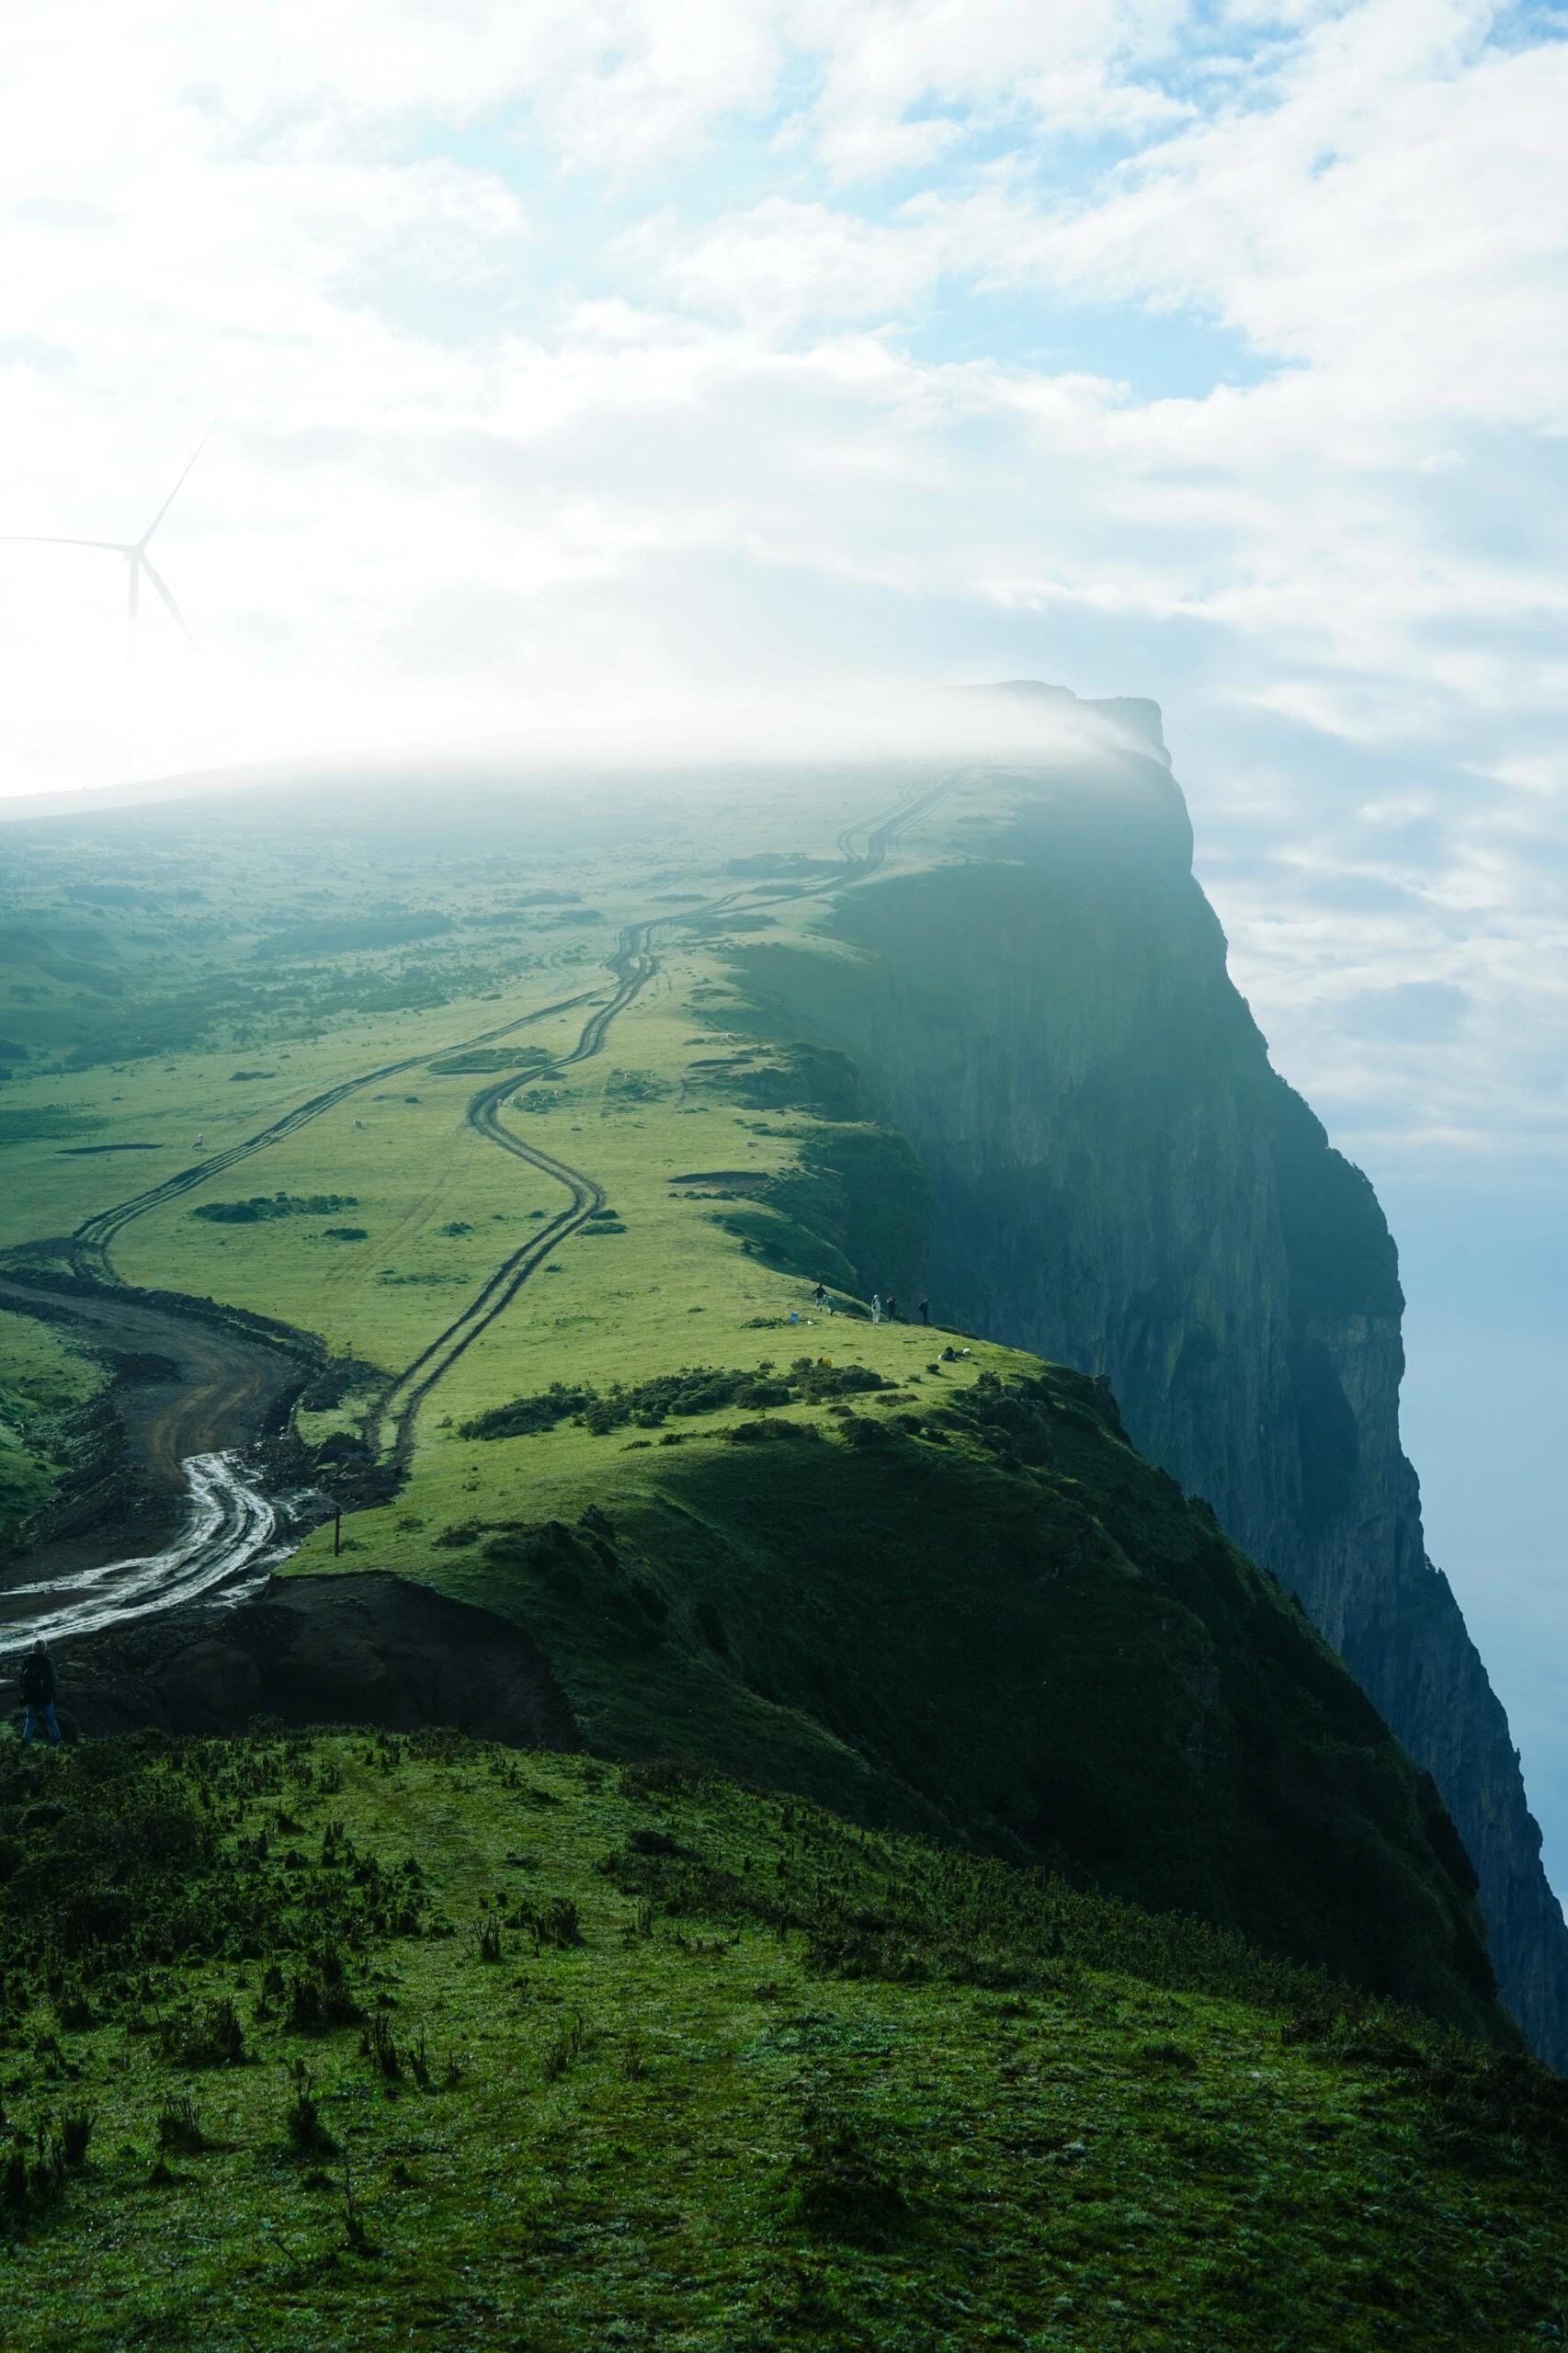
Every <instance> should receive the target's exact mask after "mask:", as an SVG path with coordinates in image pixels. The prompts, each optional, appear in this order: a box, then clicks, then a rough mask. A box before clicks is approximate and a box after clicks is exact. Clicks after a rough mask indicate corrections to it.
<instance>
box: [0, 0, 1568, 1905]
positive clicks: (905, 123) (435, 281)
mask: <svg viewBox="0 0 1568 2353" xmlns="http://www.w3.org/2000/svg"><path fill="white" fill-rule="evenodd" d="M0 77H3V78H0V159H3V160H0V287H3V299H0V528H3V529H5V530H6V531H7V532H15V533H45V534H66V535H75V536H82V537H86V538H91V539H100V538H101V539H108V540H127V539H133V538H134V537H136V536H137V535H138V534H139V533H140V532H141V531H142V529H144V528H145V526H146V524H147V523H148V521H149V520H150V519H151V517H153V514H154V513H155V512H156V510H157V508H158V506H160V504H161V503H162V501H163V499H164V497H165V494H166V493H167V491H168V489H169V488H170V486H171V485H172V483H174V481H175V479H176V476H177V474H178V473H179V472H180V469H181V468H182V467H183V466H184V465H185V463H186V461H187V459H188V458H189V457H190V455H191V452H192V450H193V449H196V448H197V446H198V444H199V443H202V437H203V436H204V435H206V436H208V437H209V438H207V439H206V440H205V442H204V443H203V444H202V446H201V450H200V455H199V459H198V460H197V463H196V465H195V467H194V468H193V470H192V472H191V473H190V475H189V478H188V480H187V482H186V483H185V484H184V486H183V487H182V489H181V491H180V493H179V495H178V497H177V499H176V502H175V505H174V506H173V507H172V508H171V509H170V511H169V513H168V515H167V517H165V520H164V522H163V523H162V524H161V525H160V527H159V529H158V532H157V534H156V537H155V539H154V540H153V543H152V553H153V558H154V560H155V562H156V563H157V565H158V568H159V572H160V574H161V576H162V577H163V578H164V579H165V580H166V583H167V585H168V587H169V590H170V591H171V592H172V594H173V595H174V597H176V600H177V602H178V604H179V607H180V608H181V610H182V611H183V612H184V614H185V615H186V617H187V620H188V623H189V626H190V629H191V631H192V632H193V634H194V635H195V637H196V638H197V640H198V641H199V647H200V656H199V658H198V657H197V656H196V655H194V654H192V653H191V651H190V649H189V648H188V647H187V644H186V642H185V641H184V639H183V638H182V637H181V636H180V634H179V633H178V631H177V630H176V628H175V625H174V623H173V621H172V620H170V619H169V617H168V615H167V614H166V613H165V610H164V609H163V608H162V607H161V606H159V605H158V604H157V603H156V601H155V600H154V599H153V597H151V596H149V597H148V598H147V599H146V609H145V611H144V613H143V618H142V631H141V655H140V663H139V668H138V674H137V680H136V689H135V697H134V705H133V756H134V760H135V765H136V768H137V771H138V772H139V773H141V774H142V775H152V774H160V773H165V772H168V771H172V770H176V769H188V768H195V767H213V766H218V765H222V764H226V763H230V762H248V761H254V760H261V759H267V758H272V757H277V756H288V755H319V754H323V753H324V754H327V755H329V756H335V755H338V754H343V755H347V754H349V753H363V752H367V751H375V750H378V749H384V748H389V747H395V748H397V749H398V750H400V751H403V750H407V749H409V748H410V747H414V748H416V749H417V748H418V747H421V746H424V745H430V746H437V745H439V746H440V747H442V748H443V749H446V748H450V747H452V746H454V745H495V744H511V743H517V742H528V741H531V740H535V739H540V740H542V739H543V737H544V736H545V735H547V734H549V733H550V731H551V730H553V731H555V734H554V736H553V737H552V739H551V740H559V739H560V735H561V731H562V730H566V731H568V732H569V731H570V730H571V729H573V728H587V727H590V726H591V727H593V728H596V729H597V730H599V731H600V732H601V733H603V732H604V731H606V730H607V729H608V730H609V731H611V733H613V732H614V730H615V729H616V728H619V730H620V734H619V739H618V740H619V741H622V742H624V743H625V744H626V745H629V746H633V747H634V746H635V744H636V743H637V742H638V741H639V740H642V738H643V736H644V735H647V736H649V737H651V736H652V735H653V734H654V733H657V732H658V730H659V729H660V728H667V727H672V726H675V727H678V725H679V724H680V723H681V722H682V719H683V716H684V715H688V714H690V713H692V712H693V711H695V710H703V711H705V712H707V713H709V714H711V713H712V712H714V711H715V710H719V711H723V710H736V711H737V712H738V711H739V710H741V709H743V708H751V709H755V708H756V699H757V698H759V697H771V698H773V701H774V707H777V708H789V707H791V706H792V707H794V708H796V709H805V708H807V707H809V706H810V705H811V704H812V702H813V701H816V700H821V699H824V698H828V697H831V695H832V694H833V693H835V691H837V690H839V689H840V688H843V689H851V688H852V689H853V690H855V691H856V692H862V691H864V690H867V689H869V690H871V691H874V692H876V693H885V694H887V695H888V696H889V697H890V699H894V700H896V699H897V697H898V696H899V694H900V693H901V692H902V691H903V690H905V689H907V688H908V686H909V685H910V684H911V682H913V681H915V680H919V681H926V680H931V679H936V680H954V681H957V680H966V679H972V678H983V677H997V676H1034V677H1043V678H1048V679H1053V680H1057V681H1060V682H1062V683H1063V684H1066V685H1069V686H1071V687H1073V688H1075V689H1076V690H1077V691H1078V692H1079V693H1081V694H1085V695H1095V694H1106V693H1134V694H1144V695H1152V696H1153V697H1155V698H1157V699H1159V701H1160V702H1161V703H1162V705H1163V707H1164V710H1165V722H1166V731H1167V736H1168V739H1169V741H1170V744H1171V747H1172V751H1173V754H1174V756H1175V761H1176V770H1177V773H1178V775H1179V777H1180V778H1181V779H1182V781H1183V783H1184V785H1185V787H1186V789H1187V795H1188V798H1189V801H1191V804H1192V808H1193V813H1194V818H1195V821H1196V824H1197V827H1198V835H1199V871H1200V874H1201V876H1202V879H1203V881H1204V882H1205V885H1206V887H1207V888H1208V890H1209V891H1210V895H1211V897H1212V898H1213V900H1214V903H1215V904H1216V906H1217V907H1218V909H1219V911H1220V914H1221V918H1222V920H1223V921H1224V923H1225V926H1226V928H1227V931H1228V933H1229V935H1230V938H1231V940H1232V946H1233V969H1234V971H1235V973H1236V977H1237V979H1238V981H1239V982H1240V983H1241V985H1242V986H1243V988H1244V991H1245V992H1246V994H1247V995H1248V997H1249V999H1250V1000H1251V1002H1252V1004H1253V1006H1254V1009H1255V1011H1256V1014H1257V1016H1258V1018H1259V1020H1260V1021H1261V1023H1262V1025H1263V1027H1264V1029H1265V1030H1266V1032H1267V1035H1268V1036H1269V1038H1270V1040H1271V1043H1272V1046H1273V1048H1274V1051H1275V1057H1276V1060H1277V1062H1278V1064H1279V1066H1280V1067H1281V1068H1282V1069H1283V1070H1284V1071H1285V1072H1286V1074H1287V1075H1289V1076H1290V1078H1291V1079H1293V1080H1294V1081H1295V1082H1296V1083H1297V1084H1298V1085H1300V1086H1301V1087H1302V1088H1303V1090H1304V1091H1305V1092H1306V1093H1307V1094H1308V1095H1309V1097H1311V1099H1312V1101H1313V1103H1314V1104H1315V1106H1316V1107H1317V1108H1318V1109H1319V1111H1320V1112H1321V1113H1322V1115H1323V1116H1324V1119H1325V1120H1326V1121H1327V1123H1328V1125H1329V1127H1330V1129H1331V1131H1332V1132H1333V1134H1334V1136H1335V1140H1336V1141H1337V1142H1340V1143H1341V1144H1342V1145H1343V1147H1344V1148H1345V1149H1346V1151H1348V1152H1349V1153H1350V1154H1352V1156H1353V1157H1355V1158H1356V1159H1358V1161H1359V1162H1360V1163H1361V1164H1362V1165H1364V1166H1366V1167H1367V1168H1368V1170H1369V1173H1370V1174H1371V1175H1372V1176H1373V1178H1374V1180H1375V1181H1376V1182H1377V1183H1378V1185H1379V1187H1380V1188H1381V1191H1382V1192H1383V1194H1384V1197H1385V1199H1386V1200H1387V1202H1388V1203H1389V1205H1390V1208H1391V1211H1392V1213H1393V1222H1394V1224H1395V1229H1396V1232H1397V1233H1399V1234H1400V1236H1401V1239H1402V1243H1403V1259H1404V1267H1405V1276H1406V1286H1407V1290H1409V1292H1410V1297H1411V1358H1412V1364H1411V1376H1410V1383H1409V1388H1408V1392H1407V1406H1406V1429H1407V1435H1408V1438H1409V1441H1410V1444H1411V1450H1412V1452H1413V1454H1414V1456H1415V1461H1416V1464H1417V1468H1418V1470H1420V1471H1421V1472H1422V1473H1423V1477H1424V1481H1425V1484H1426V1495H1427V1500H1428V1509H1429V1523H1430V1524H1429V1537H1430V1540H1431V1548H1432V1551H1433V1552H1434V1555H1435V1557H1437V1558H1438V1559H1439V1560H1441V1561H1442V1562H1443V1563H1444V1565H1445V1566H1446V1567H1447V1568H1448V1569H1449V1573H1450V1574H1451V1575H1452V1577H1453V1579H1454V1583H1455V1585H1456V1587H1457V1589H1458V1590H1459V1592H1460V1597H1461V1599H1462V1600H1463V1602H1464V1604H1465V1607H1466V1609H1467V1612H1468V1613H1469V1615H1470V1617H1471V1622H1472V1624H1473V1625H1474V1627H1475V1628H1476V1631H1477V1633H1478V1636H1479V1638H1480V1639H1481V1641H1482V1644H1483V1651H1484V1652H1485V1654H1486V1655H1487V1656H1488V1658H1489V1659H1490V1660H1491V1661H1492V1663H1493V1665H1494V1671H1495V1674H1496V1679H1497V1681H1498V1684H1499V1687H1500V1688H1501V1689H1502V1690H1503V1692H1504V1696H1505V1698H1506V1699H1507V1700H1508V1703H1509V1705H1510V1707H1511V1709H1512V1711H1513V1712H1514V1715H1515V1719H1516V1735H1517V1737H1518V1738H1519V1739H1520V1740H1521V1743H1522V1745H1524V1747H1525V1751H1526V1764H1527V1770H1528V1773H1529V1776H1530V1779H1531V1784H1532V1788H1533V1789H1534V1790H1536V1792H1537V1794H1538V1797H1539V1799H1540V1809H1541V1812H1542V1814H1543V1818H1545V1820H1546V1824H1547V1828H1548V1833H1549V1839H1550V1841H1551V1853H1552V1858H1553V1863H1552V1867H1553V1870H1554V1871H1555V1874H1556V1884H1557V1885H1559V1886H1560V1887H1568V1665H1564V1666H1563V1667H1561V1668H1560V1667H1559V1666H1558V1665H1556V1664H1555V1663H1554V1659H1553V1653H1554V1651H1555V1652H1556V1653H1557V1654H1561V1655H1562V1657H1563V1658H1564V1659H1565V1660H1568V1541H1565V1540H1564V1539H1563V1537H1562V1534H1561V1533H1560V1530H1559V1528H1558V1526H1557V1525H1556V1524H1555V1520H1554V1516H1553V1515H1554V1508H1555V1500H1554V1497H1553V1495H1552V1481H1553V1479H1554V1477H1555V1457H1556V1450H1557V1447H1558V1435H1557V1429H1556V1423H1555V1406H1554V1400H1555V1397H1556V1396H1558V1395H1560V1394H1561V1393H1562V1388H1563V1383H1562V1366H1563V1356H1562V1331H1563V1329H1564V1326H1565V1324H1568V1268H1565V1267H1564V1262H1563V1254H1562V1246H1561V1245H1560V1244H1558V1243H1557V1242H1556V1239H1555V1236H1556V1231H1557V1228H1556V1215H1555V1202H1556V1200H1557V1199H1560V1198H1562V1188H1563V1180H1564V1178H1565V1177H1568V1086H1565V1085H1564V1080H1565V1078H1568V956H1565V955H1564V947H1565V944H1568V941H1565V934H1568V916H1565V912H1564V885H1565V881H1568V730H1565V729H1564V725H1563V714H1564V703H1565V700H1568V638H1565V634H1564V620H1565V618H1568V616H1565V609H1564V608H1565V606H1568V564H1565V562H1564V557H1565V554H1568V548H1565V539H1568V525H1565V520H1564V517H1565V511H1568V508H1565V499H1564V491H1565V488H1568V479H1565V478H1568V137H1565V136H1564V132H1563V125H1564V123H1565V122H1568V6H1555V5H1543V4H1542V0H1528V5H1520V6H1492V5H1486V4H1485V0H1278V5H1277V6H1265V5H1254V0H1230V5H1227V0H1200V4H1199V5H1187V0H1073V5H1072V6H1067V5H1065V4H1064V0H569V5H568V4H567V0H505V5H496V4H495V0H333V5H332V6H329V7H325V8H323V7H321V6H314V5H312V6H306V5H304V0H268V5H267V7H265V8H260V9H236V8H233V7H232V6H210V5H206V0H138V6H136V7H135V8H134V9H128V8H125V7H123V6H112V5H109V0H54V5H53V6H51V8H49V9H47V10H44V9H31V10H26V11H22V12H19V13H18V15H17V17H16V20H15V21H14V22H13V23H11V24H10V25H9V26H8V28H7V37H6V57H5V59H4V61H3V63H0ZM123 600H124V569H123V565H122V564H121V563H120V562H119V559H118V558H117V557H115V556H114V555H113V554H112V553H108V552H104V551H96V550H90V549H76V548H51V547H40V546H34V545H25V544H12V545H4V546H0V631H3V632H4V635H3V640H0V642H3V644H4V647H5V655H4V692H3V694H0V794H5V795H24V794H28V793H34V792H42V791H59V790H71V789H75V788H85V787H90V786H101V785H103V784H105V783H107V782H111V781H113V780H114V779H115V778H116V777H117V776H118V775H119V768H120V762H121V758H122V739H123V736H124V733H125V727H126V718H127V699H126V694H125V665H124V620H123ZM739 723H740V722H739V721H738V720H737V724H739ZM757 748H759V749H766V748H767V745H766V744H763V745H758V746H757Z"/></svg>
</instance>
